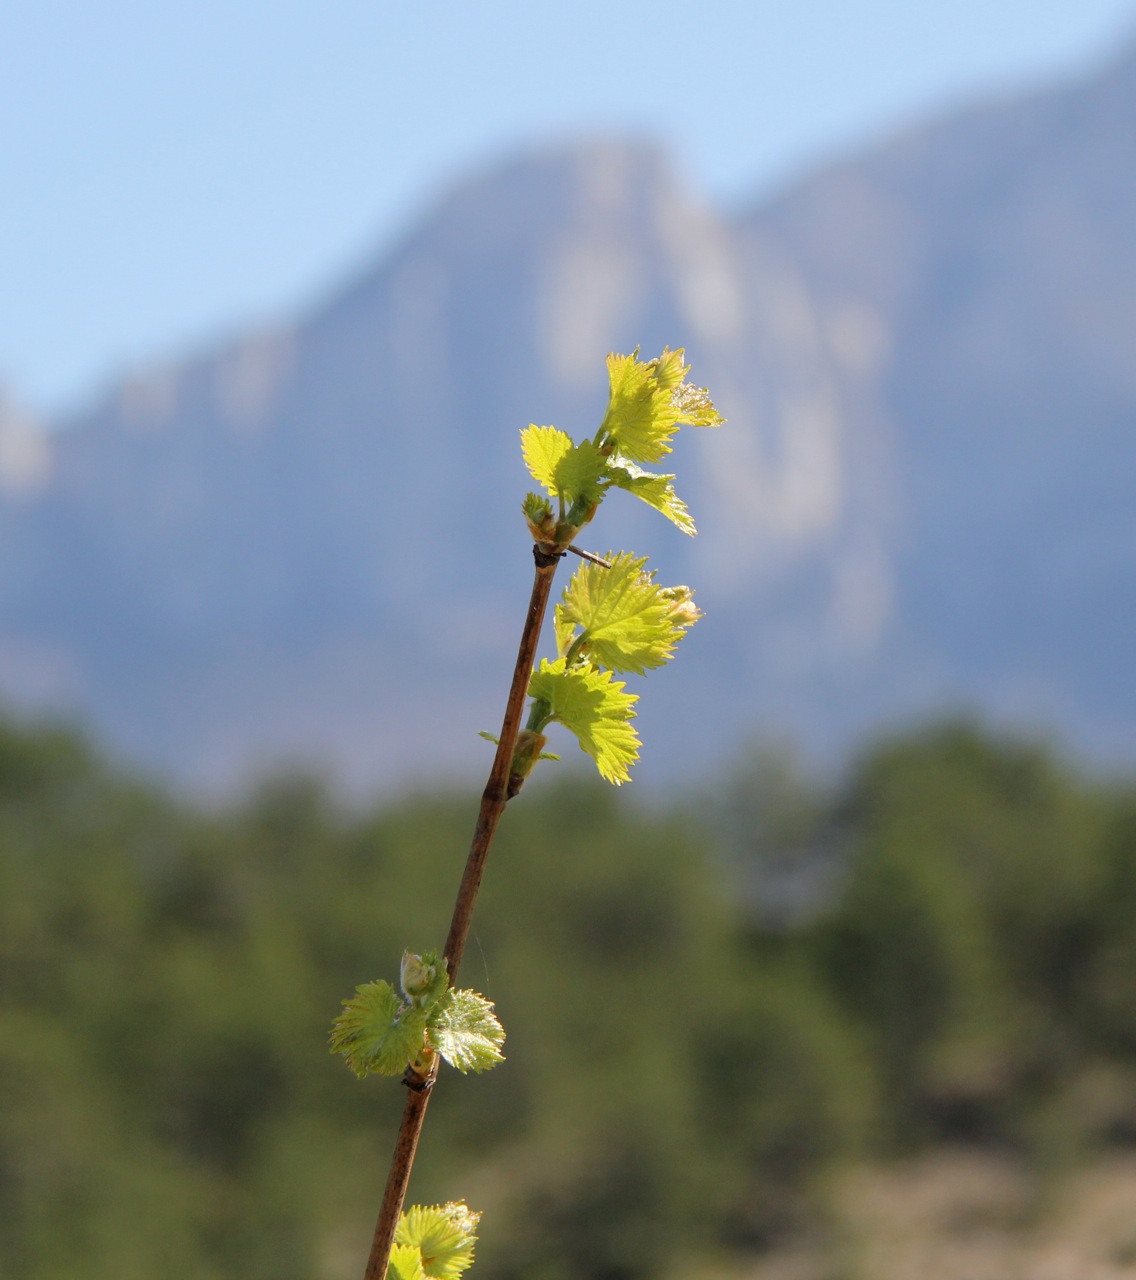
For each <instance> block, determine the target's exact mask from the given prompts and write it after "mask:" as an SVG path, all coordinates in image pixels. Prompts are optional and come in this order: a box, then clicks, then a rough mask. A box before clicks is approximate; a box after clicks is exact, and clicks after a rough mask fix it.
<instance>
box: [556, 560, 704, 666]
mask: <svg viewBox="0 0 1136 1280" xmlns="http://www.w3.org/2000/svg"><path fill="white" fill-rule="evenodd" d="M609 560H610V564H611V567H610V568H607V569H605V568H604V567H603V566H601V565H596V564H584V565H581V566H580V568H579V569H577V570H576V572H575V573H574V574H573V576H572V580H571V582H569V584H568V586H567V587H566V588H565V590H564V597H563V603H561V604H558V605H557V606H556V639H557V644H558V646H559V648H560V652H561V654H562V655H563V654H566V653H567V652H568V649H569V648H570V647H572V646H573V645H574V644H575V645H576V646H577V647H578V651H579V652H581V653H584V654H586V655H587V656H588V657H589V658H590V659H591V661H592V662H594V663H596V664H597V665H598V666H601V667H608V668H610V669H611V670H612V671H634V672H637V673H638V674H640V675H642V674H643V673H644V672H646V671H648V670H651V669H653V668H655V667H661V666H662V665H663V664H664V663H665V662H667V661H668V659H670V658H671V657H672V656H673V654H674V648H675V645H676V644H677V643H678V642H679V641H680V640H681V639H682V637H683V635H684V634H685V633H686V629H687V627H689V626H692V625H693V623H694V622H695V621H696V620H697V619H698V616H699V615H698V610H697V609H695V608H694V607H693V604H692V603H691V601H690V592H689V591H688V590H687V589H686V588H675V587H670V588H665V587H660V586H659V585H658V584H657V583H655V582H654V581H653V579H652V577H651V575H650V574H648V573H646V572H644V566H645V565H646V563H647V560H646V557H643V558H642V559H639V558H637V557H635V556H632V555H629V554H628V553H626V552H621V553H620V554H619V555H617V556H609ZM577 631H578V632H579V635H577Z"/></svg>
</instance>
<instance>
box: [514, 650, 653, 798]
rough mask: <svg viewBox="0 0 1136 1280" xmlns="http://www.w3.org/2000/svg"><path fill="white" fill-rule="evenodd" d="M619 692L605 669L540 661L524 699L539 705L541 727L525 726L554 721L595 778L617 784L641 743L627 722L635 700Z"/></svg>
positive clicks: (627, 774) (626, 775)
mask: <svg viewBox="0 0 1136 1280" xmlns="http://www.w3.org/2000/svg"><path fill="white" fill-rule="evenodd" d="M623 690H624V686H623V682H622V681H619V680H613V679H612V675H611V672H610V671H600V670H598V669H597V668H595V667H592V666H589V665H586V664H582V665H580V666H575V667H572V668H570V669H565V664H564V659H563V658H557V660H556V661H555V662H549V661H548V659H547V658H542V659H541V663H540V668H539V669H538V670H537V671H534V672H533V674H532V678H531V679H530V681H529V696H530V697H532V698H534V699H536V700H537V701H538V702H540V703H542V704H543V705H544V708H545V710H544V714H543V717H542V718H543V721H544V723H543V724H540V725H532V724H531V723H530V728H533V729H535V730H537V731H538V732H539V730H541V729H543V728H544V725H545V724H547V723H548V722H549V721H551V720H556V721H559V723H560V724H562V725H563V726H564V727H565V728H566V729H568V730H570V731H571V732H572V733H574V734H575V735H576V738H577V739H578V741H579V743H580V747H581V749H582V750H584V751H586V752H587V753H588V755H590V756H591V757H592V759H593V760H594V761H595V762H596V768H597V769H599V771H600V776H601V777H603V778H606V779H607V781H608V782H612V783H614V784H615V785H616V786H618V785H620V784H621V783H623V782H627V781H628V779H629V778H630V776H631V774H630V772H629V770H630V767H631V766H632V765H633V764H634V763H635V761H636V760H638V758H639V745H640V744H639V735H638V734H637V733H636V732H635V729H634V727H633V726H632V724H631V723H630V722H631V720H632V719H634V717H635V712H634V711H633V710H632V707H633V706H634V705H635V703H636V702H638V701H639V696H638V694H634V693H624V691H623Z"/></svg>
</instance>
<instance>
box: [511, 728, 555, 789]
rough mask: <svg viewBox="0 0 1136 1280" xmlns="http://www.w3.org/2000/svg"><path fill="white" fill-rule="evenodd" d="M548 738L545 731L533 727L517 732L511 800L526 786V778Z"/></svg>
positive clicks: (512, 768) (512, 770)
mask: <svg viewBox="0 0 1136 1280" xmlns="http://www.w3.org/2000/svg"><path fill="white" fill-rule="evenodd" d="M547 742H548V739H547V738H546V737H545V735H544V734H543V733H537V732H536V731H535V730H533V729H522V730H521V732H520V733H519V734H517V745H516V747H514V749H513V762H512V764H511V765H510V767H509V793H508V794H509V799H510V800H511V799H512V798H513V797H514V796H515V795H516V794H517V792H518V791H520V789H521V787H522V786H524V782H525V779H526V778H527V777H528V776H529V774H530V773H532V771H533V765H535V764H536V762H537V761H538V760H539V759H540V753H541V752H542V751H543V750H544V748H545V745H546V744H547Z"/></svg>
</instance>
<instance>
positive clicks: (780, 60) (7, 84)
mask: <svg viewBox="0 0 1136 1280" xmlns="http://www.w3.org/2000/svg"><path fill="white" fill-rule="evenodd" d="M1132 39H1136V0H1077V2H1076V3H1071V2H1070V0H985V2H981V0H950V2H949V3H948V2H947V0H916V2H913V0H902V2H901V0H750V3H741V2H740V0H738V2H733V0H722V2H716V0H702V3H701V4H700V5H699V6H698V7H697V9H695V8H694V7H693V6H689V5H677V4H671V3H664V2H656V3H647V2H646V0H623V2H622V3H621V2H620V0H607V2H606V3H601V2H599V0H575V3H572V4H565V5H545V4H542V3H541V2H540V0H529V2H528V3H512V2H510V3H504V2H502V3H486V4H480V5H479V4H468V3H467V4H465V5H456V4H442V3H431V2H430V0H418V3H404V4H400V5H398V6H395V5H392V4H388V3H378V2H376V0H371V2H369V3H367V2H364V0H333V2H332V3H325V4H315V3H289V2H288V0H274V2H273V3H271V4H269V3H267V2H266V0H226V2H224V3H221V2H220V0H160V3H155V2H154V0H94V2H93V3H92V0H83V2H82V3H80V2H79V0H36V2H35V3H32V2H31V0H27V2H26V3H20V0H16V3H14V4H11V5H5V6H0V282H2V293H0V298H2V302H3V305H0V388H6V389H7V391H8V393H9V394H10V395H11V396H14V397H15V398H16V399H17V400H18V401H20V402H22V403H23V404H24V405H26V406H28V407H30V408H32V409H33V410H39V411H42V412H48V411H51V410H56V411H58V410H60V409H62V408H65V407H68V406H73V405H76V404H79V403H81V402H82V400H83V399H84V398H85V397H86V396H89V395H91V394H94V393H95V392H97V391H98V389H99V387H100V386H102V385H105V383H106V382H107V381H108V380H109V379H110V378H111V377H113V376H114V374H115V373H116V372H119V371H121V370H122V369H124V368H126V367H129V366H131V365H135V364H138V363H140V362H145V361H147V360H149V359H153V358H160V357H161V356H163V355H169V354H175V353H177V352H179V351H182V350H184V349H186V348H189V347H193V346H197V345H200V344H202V343H207V342H209V341H210V340H212V339H215V338H217V337H219V336H222V335H224V334H225V333H227V332H231V331H235V330H237V329H239V328H241V327H242V326H243V325H246V324H249V323H256V322H259V321H261V320H264V319H272V318H275V317H277V316H284V315H287V314H289V313H290V312H294V311H296V310H297V309H299V308H301V307H302V306H303V305H304V304H305V303H306V302H308V301H309V300H311V299H313V298H315V297H318V296H319V295H320V294H322V293H323V292H324V291H325V290H326V289H328V288H329V287H330V286H331V285H332V284H333V283H334V282H335V281H337V280H339V279H342V278H343V277H344V276H345V275H346V274H347V273H349V271H350V270H351V269H352V267H353V266H355V265H356V264H358V263H360V262H362V261H364V260H366V259H368V258H371V257H373V256H374V255H375V254H376V253H378V252H380V251H381V250H382V248H383V246H384V245H386V244H389V243H390V241H391V240H392V238H393V237H395V236H396V235H397V234H398V233H399V231H400V229H401V228H403V227H404V226H406V225H407V224H408V223H409V222H410V221H411V220H412V219H413V218H414V217H415V216H416V214H417V213H418V212H419V211H421V210H422V209H423V208H425V207H426V206H427V205H428V204H429V203H430V202H431V200H432V199H434V198H436V196H437V195H438V194H439V193H440V192H441V191H443V190H444V189H445V188H446V187H447V186H448V185H449V183H450V182H451V181H452V180H453V179H454V178H455V177H457V176H459V175H461V174H464V173H467V172H469V171H471V170H473V169H476V168H477V167H478V166H480V165H483V164H487V163H490V162H492V161H494V160H497V159H499V158H500V157H501V156H503V155H505V154H507V153H508V152H509V151H511V150H514V149H516V148H519V147H524V146H530V145H532V144H534V143H539V142H540V141H541V140H542V139H546V138H557V139H558V138H563V137H565V136H568V135H572V134H576V133H581V134H595V133H597V132H603V133H609V134H625V133H630V134H635V135H640V136H648V137H651V138H655V139H658V140H661V141H662V142H663V143H664V144H665V145H666V146H668V147H669V149H670V150H671V152H672V153H673V155H674V158H675V162H676V164H677V166H678V167H679V170H680V172H682V173H684V174H685V175H686V177H687V179H688V180H689V181H690V182H691V183H692V184H693V185H695V186H696V187H697V188H698V189H700V190H701V191H703V192H704V193H706V194H707V195H708V196H709V197H710V198H712V199H714V200H716V201H718V202H719V203H722V204H724V205H726V206H731V205H738V204H741V203H744V202H746V201H747V200H750V199H754V198H756V197H758V196H759V195H760V194H761V193H763V192H766V191H770V190H772V189H775V188H776V186H777V185H779V184H780V183H783V182H785V181H787V180H789V179H791V178H792V177H793V176H795V175H797V174H799V173H802V172H804V171H806V170H807V169H808V168H809V166H811V165H813V164H816V163H818V162H821V161H823V160H824V159H825V158H826V157H827V156H830V155H832V154H834V153H838V152H840V151H843V150H847V149H849V148H854V147H856V146H859V145H862V144H865V143H868V142H870V141H871V140H872V139H873V138H875V137H877V136H880V135H883V134H886V133H888V132H889V131H891V130H893V129H895V128H899V127H902V126H904V125H906V124H909V123H911V122H912V121H915V120H919V119H921V118H926V117H928V116H933V115H935V114H938V113H940V112H942V111H945V110H949V109H950V108H951V107H953V106H955V105H958V104H960V103H963V102H965V101H967V100H968V99H971V98H973V97H982V96H987V95H989V94H992V93H994V94H996V93H1001V92H1006V91H1013V90H1014V89H1016V88H1020V87H1028V86H1031V85H1033V84H1035V83H1037V84H1040V83H1044V82H1045V81H1047V80H1051V79H1059V78H1061V77H1064V76H1069V75H1074V74H1077V73H1078V72H1079V71H1081V70H1084V69H1087V68H1090V67H1091V66H1092V65H1093V64H1094V63H1096V62H1099V61H1101V60H1103V59H1105V58H1107V57H1109V56H1111V55H1112V54H1114V53H1115V52H1116V51H1117V50H1118V49H1119V48H1120V47H1121V44H1122V43H1123V42H1126V41H1128V40H1132Z"/></svg>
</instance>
